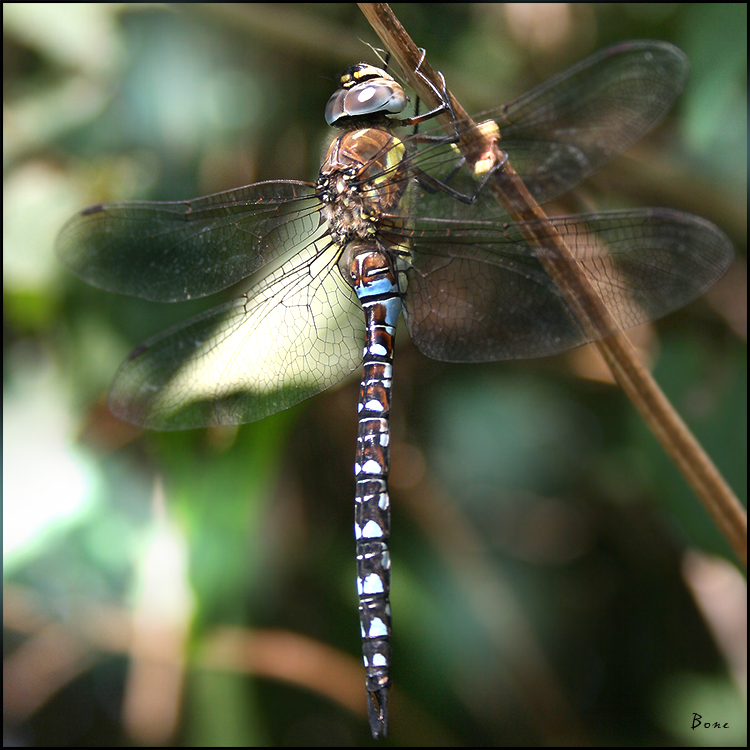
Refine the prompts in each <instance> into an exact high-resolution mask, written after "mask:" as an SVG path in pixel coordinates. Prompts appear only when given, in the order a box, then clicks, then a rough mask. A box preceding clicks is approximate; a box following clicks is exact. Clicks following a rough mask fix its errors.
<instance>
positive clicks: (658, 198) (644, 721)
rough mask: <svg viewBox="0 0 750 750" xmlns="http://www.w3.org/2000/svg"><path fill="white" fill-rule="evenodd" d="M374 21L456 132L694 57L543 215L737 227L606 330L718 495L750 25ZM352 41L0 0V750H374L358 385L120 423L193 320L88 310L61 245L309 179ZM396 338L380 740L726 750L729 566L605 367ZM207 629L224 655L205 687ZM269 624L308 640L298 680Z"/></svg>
mask: <svg viewBox="0 0 750 750" xmlns="http://www.w3.org/2000/svg"><path fill="white" fill-rule="evenodd" d="M394 10H395V11H396V13H397V15H398V16H399V18H400V20H401V21H402V22H403V23H404V25H405V26H406V28H407V30H408V31H409V32H410V34H411V35H412V37H413V38H414V40H415V41H416V43H417V44H419V45H420V46H423V47H424V48H425V49H426V50H427V55H428V59H429V61H430V62H431V63H432V65H433V66H434V67H436V68H438V69H440V70H442V71H443V73H444V74H445V77H446V80H447V83H448V86H449V87H450V88H451V90H452V91H453V93H454V94H455V95H456V96H457V97H458V99H459V100H460V101H461V102H462V103H463V104H464V106H465V107H466V109H467V110H469V111H470V112H471V111H477V110H481V109H485V108H487V107H490V106H493V105H497V104H499V103H501V102H504V101H509V100H511V99H512V98H513V97H514V96H517V95H519V94H521V93H523V92H524V91H527V90H528V89H530V88H531V87H532V86H534V85H536V84H537V83H539V82H541V81H543V80H545V78H547V77H549V76H550V75H552V74H554V73H556V72H559V71H561V70H563V69H564V68H566V67H567V66H568V65H569V64H572V63H574V62H577V61H579V60H581V59H582V58H583V57H585V56H586V55H588V54H589V53H591V52H594V51H596V50H598V49H601V48H603V47H605V46H608V45H609V44H612V43H614V42H618V41H621V40H627V39H635V38H656V39H665V40H668V41H671V42H673V43H675V44H676V45H678V46H679V47H680V48H681V49H682V50H684V51H685V52H686V53H687V55H688V57H689V58H690V60H691V64H692V70H691V76H690V79H689V81H688V86H687V90H686V91H685V93H684V95H683V96H682V97H681V98H680V100H679V101H678V103H677V105H676V107H675V108H674V111H673V112H672V113H671V114H670V116H669V117H668V119H667V120H666V121H665V122H664V123H663V124H662V125H661V126H660V127H659V128H658V130H657V131H655V132H654V133H652V134H650V135H649V136H648V137H647V139H645V141H644V142H643V143H642V144H639V145H638V146H637V147H635V148H633V149H631V150H630V151H629V152H628V154H627V155H625V156H624V157H622V158H620V159H618V160H616V161H615V162H614V163H613V164H611V165H610V166H609V167H607V168H606V169H605V170H602V172H601V173H599V174H597V175H596V176H595V178H594V179H592V180H590V181H589V182H588V183H587V184H586V185H585V186H584V187H583V188H582V189H581V190H580V191H578V192H577V194H576V196H575V198H574V199H573V200H570V199H569V200H568V202H567V203H566V204H563V205H564V207H566V208H571V209H574V210H579V209H581V208H590V207H598V208H609V207H628V206H646V205H653V206H667V207H671V208H676V209H682V210H686V211H691V212H694V213H697V214H700V215H702V216H705V217H706V218H708V219H710V220H712V221H714V222H715V223H717V224H718V225H719V226H721V227H722V228H723V229H724V231H726V232H727V234H728V235H729V236H730V237H731V239H732V241H733V243H734V245H735V247H736V249H737V252H738V257H737V260H736V262H735V264H734V266H733V267H732V268H731V269H730V271H729V273H728V274H727V276H726V277H725V278H724V279H723V280H722V281H721V282H720V283H719V284H718V285H717V286H716V288H715V289H714V290H712V291H711V292H710V293H709V294H708V295H707V296H706V297H705V298H704V299H702V300H699V301H698V302H696V303H694V304H692V305H691V306H689V307H688V308H686V309H685V310H682V311H679V312H678V313H675V314H673V315H671V316H670V317H669V318H668V319H666V320H664V321H660V322H659V323H658V324H656V325H655V326H648V327H645V328H644V329H639V330H638V331H635V332H633V334H632V337H633V339H634V340H635V341H636V343H638V344H639V345H641V346H643V356H644V358H645V359H646V361H647V362H648V363H649V364H650V365H652V366H653V369H654V373H655V376H656V378H657V380H658V381H659V383H660V384H661V386H662V387H663V389H664V390H665V392H666V394H667V396H668V397H669V398H670V399H671V400H672V402H673V403H674V404H675V406H676V407H677V409H678V411H679V412H680V413H681V415H682V416H683V417H684V419H685V420H686V421H687V423H688V424H689V426H690V427H691V429H693V430H694V431H695V433H696V435H697V437H698V438H699V440H700V441H701V442H702V444H703V445H704V447H705V448H706V450H707V451H708V453H709V454H710V455H711V456H712V458H713V459H714V460H715V462H716V464H717V465H718V468H719V469H720V470H721V471H722V472H723V474H724V476H725V477H726V478H727V481H728V482H729V484H730V485H731V486H732V487H733V489H734V490H735V491H736V492H737V493H738V494H739V495H740V496H741V497H742V499H743V502H744V499H745V496H746V455H747V441H746V403H747V401H746V351H745V336H746V327H745V324H746V272H745V248H746V223H747V216H746V205H747V187H746V184H747V140H746V129H747V113H746V84H747V72H746V43H747V42H746V39H747V22H746V5H745V4H701V3H690V4H660V3H650V4H617V3H614V4H574V5H568V4H552V5H550V4H538V5H537V4H531V5H525V4H511V5H503V4H498V5H489V4H477V5H473V4H460V5H459V4H446V5H437V4H434V5H433V4H419V5H409V4H405V5H395V6H394ZM360 40H364V41H369V42H371V43H373V44H377V40H376V38H375V36H374V34H373V33H372V32H371V30H370V29H369V27H368V26H367V24H366V22H365V21H364V19H363V18H362V16H361V14H360V13H359V11H358V10H357V8H356V6H355V5H349V4H331V5H326V4H318V5H274V6H270V7H267V6H262V5H260V6H256V5H241V4H230V5H225V4H211V5H201V4H190V5H173V6H167V7H157V6H151V7H144V6H137V5H132V6H123V5H99V4H80V5H65V4H62V5H59V6H58V5H45V4H6V5H5V6H4V47H3V52H4V108H5V111H4V150H5V152H4V217H3V225H4V227H3V241H4V276H3V278H4V349H3V354H4V358H3V361H4V368H3V376H4V377H3V386H4V390H3V405H4V490H5V528H4V532H5V533H4V539H5V591H4V596H5V661H6V664H5V674H6V683H5V690H4V697H5V714H4V715H5V740H6V744H24V745H77V746H85V745H111V744H126V745H127V744H134V743H136V742H138V743H143V744H178V745H196V744H203V745H208V746H214V745H263V744H270V745H316V744H322V745H339V744H341V745H357V744H368V743H370V742H372V740H371V739H370V737H369V730H368V728H367V724H366V721H365V719H364V718H363V714H362V713H361V711H362V710H363V709H364V686H363V681H364V674H363V671H362V670H361V661H360V644H359V632H358V631H359V628H358V625H357V613H356V597H355V586H354V572H355V569H354V561H353V552H354V544H353V539H352V518H353V508H352V505H353V503H352V500H353V492H354V481H353V477H352V468H351V465H352V461H353V457H354V440H355V434H356V416H355V404H356V401H357V387H358V376H354V377H352V378H351V379H349V380H347V381H345V382H344V383H343V384H342V385H341V386H340V387H338V388H335V389H332V390H330V391H328V392H326V393H323V394H322V395H320V396H318V397H316V398H314V399H311V400H310V401H308V402H306V403H304V404H302V405H300V406H298V407H296V408H294V409H291V410H289V411H287V412H284V413H281V414H278V415H275V416H273V417H270V418H268V419H266V420H264V421H262V422H260V423H256V424H251V425H245V426H242V427H240V428H237V429H228V430H197V431H191V432H186V433H176V434H158V433H143V432H139V431H137V430H135V429H133V428H130V427H129V426H127V425H124V424H123V423H120V422H118V421H117V420H115V419H114V417H111V416H110V415H109V414H108V412H107V409H106V398H105V394H106V390H107V386H108V383H109V381H110V379H111V377H112V375H113V374H114V372H115V370H116V368H117V366H118V364H119V363H120V362H121V361H122V359H123V358H124V357H125V356H126V355H127V353H128V352H129V351H130V350H131V349H132V348H133V347H135V346H136V345H137V344H138V343H140V342H141V341H143V340H144V339H145V338H147V337H148V336H150V335H152V334H154V333H156V332H158V331H160V330H162V329H164V328H165V327H167V326H169V325H171V324H173V323H176V322H178V321H180V320H182V319H185V318H186V317H188V316H189V315H190V314H192V313H193V312H195V311H196V310H197V309H203V308H204V307H206V306H207V305H210V304H213V303H215V302H216V300H215V299H212V300H209V301H208V302H206V301H202V302H199V303H196V304H195V305H192V304H185V305H155V304H148V303H146V302H143V301H139V300H132V299H129V298H125V297H122V296H118V295H112V294H106V293H104V292H100V291H98V290H95V289H92V288H89V287H87V286H86V285H84V284H83V283H81V282H79V281H77V280H76V279H74V278H72V277H71V276H70V275H69V274H67V273H66V272H65V271H64V269H63V268H61V267H60V266H59V265H58V264H57V262H56V260H55V258H54V255H53V252H52V247H53V243H54V238H55V235H56V233H57V232H58V231H59V229H60V227H61V226H62V224H63V223H64V221H65V220H66V219H67V218H69V217H70V216H71V215H72V214H73V213H74V212H76V211H78V210H80V209H81V208H82V207H84V206H86V205H88V204H91V203H94V202H98V201H103V200H127V199H150V200H174V199H185V198H190V197H195V196H197V195H203V194H207V193H211V192H215V191H218V190H225V189H229V188H232V187H236V186H238V185H243V184H247V183H250V182H253V181H257V180H264V179H275V178H291V179H308V180H312V179H315V177H316V175H317V169H318V165H319V162H320V157H321V151H322V147H323V142H324V139H325V136H326V134H327V128H326V126H325V123H324V120H323V116H322V113H323V108H324V105H325V103H326V101H327V99H328V97H329V96H330V94H331V92H332V91H333V90H334V88H335V87H336V81H337V78H338V76H339V75H340V72H341V70H342V69H343V68H344V67H346V66H347V65H349V64H351V63H352V62H354V61H357V60H359V59H365V60H368V61H371V62H374V61H375V59H374V56H373V55H372V53H371V52H370V51H369V50H368V48H367V47H365V46H364V45H363V44H362V42H361V41H360ZM397 338H398V341H397V347H396V348H397V354H396V364H395V382H394V394H393V443H394V444H393V451H392V460H393V467H392V481H391V485H392V495H393V504H394V521H393V534H394V536H393V538H392V559H393V592H392V603H393V609H394V628H395V637H394V644H393V648H394V663H395V665H394V670H393V677H394V681H395V690H394V696H393V712H392V723H391V735H390V737H389V740H388V742H392V743H393V744H402V745H417V744H430V745H445V744H465V745H501V744H518V745H536V744H558V743H564V744H580V743H583V744H603V745H610V744H611V745H619V744H638V745H671V744H678V745H685V744H694V745H704V744H720V745H735V744H736V745H740V746H745V745H746V728H745V727H746V724H745V714H744V694H743V693H742V688H743V686H744V683H743V679H744V675H746V663H745V662H744V661H743V659H744V658H745V657H744V652H743V648H744V642H745V622H744V619H743V618H744V617H745V611H746V610H745V599H744V598H743V597H745V596H746V592H745V588H744V580H743V577H742V574H741V573H740V572H739V570H738V569H737V568H736V567H735V565H736V561H735V559H734V557H733V555H732V553H731V551H730V550H729V548H728V546H727V545H726V543H725V541H724V540H723V539H722V537H721V536H720V534H719V533H718V531H717V530H716V528H715V526H714V524H713V522H712V521H711V520H710V518H709V517H708V515H707V514H706V512H705V511H704V510H703V508H702V506H701V505H700V504H699V502H698V500H697V499H696V497H695V496H694V494H693V493H692V491H691V490H690V489H689V488H688V487H687V485H686V484H685V482H684V480H683V479H682V478H681V476H680V474H679V473H678V472H677V470H676V469H675V468H674V467H673V466H672V465H671V464H670V462H669V461H668V459H667V458H666V457H665V455H664V454H663V452H662V450H661V448H660V447H659V445H658V444H657V443H656V441H655V439H654V438H653V437H652V436H651V435H650V434H649V432H648V431H647V430H646V428H645V427H644V426H643V424H642V423H641V422H640V420H639V418H638V416H637V415H636V413H635V412H634V410H633V408H632V406H631V405H630V404H629V403H628V401H627V400H626V398H625V397H624V396H623V394H622V393H621V392H619V391H618V389H616V388H615V387H613V386H612V385H611V384H610V383H608V382H607V376H606V371H605V370H603V368H602V366H601V365H600V364H599V361H598V359H597V355H596V353H595V352H594V351H593V350H592V349H591V348H590V347H586V348H583V349H580V350H577V351H574V352H571V353H569V354H566V355H563V356H560V357H555V358H551V359H545V360H537V361H529V362H512V363H498V364H489V365H460V366H459V365H448V364H445V363H439V362H434V361H431V360H428V359H426V358H424V357H423V356H422V355H421V354H419V352H417V350H416V349H415V348H414V347H413V345H412V344H411V342H410V341H409V340H408V334H407V333H406V330H405V329H401V330H400V331H399V334H398V337H397ZM225 626H231V627H234V628H236V630H234V631H232V632H233V633H234V634H235V636H237V638H239V643H240V644H241V645H240V646H237V643H234V647H233V648H229V651H228V654H229V655H228V656H227V653H224V657H223V659H222V658H218V657H215V656H214V657H213V658H214V659H216V658H218V661H216V660H214V661H212V654H213V652H212V646H215V645H216V643H217V642H218V643H219V644H223V645H225V646H226V642H225V640H222V634H224V635H226V633H227V631H220V630H219V628H222V627H225ZM260 628H263V629H266V630H265V632H266V633H267V634H268V633H269V632H270V633H272V634H276V635H279V634H286V635H289V636H294V637H297V636H305V637H306V639H304V640H302V639H300V640H299V641H295V643H298V645H300V647H301V648H300V651H299V652H298V653H297V652H294V653H295V654H296V655H295V656H294V658H295V659H296V661H294V660H292V661H291V662H290V660H291V659H292V649H291V648H290V647H286V646H283V645H279V641H278V640H273V639H268V640H265V641H251V640H250V639H251V638H252V637H253V635H254V634H257V633H258V629H260ZM245 639H248V640H245ZM230 640H231V639H230ZM248 643H250V644H251V645H252V644H253V643H255V644H256V651H257V653H256V656H255V657H252V658H251V657H249V656H248V654H252V653H253V652H252V649H251V648H250V649H248V648H246V645H247V644H248ZM258 643H262V644H263V645H262V647H257V644H258ZM230 645H231V644H230ZM322 645H327V646H328V647H330V648H331V650H330V651H326V650H322V649H319V647H320V646H322ZM159 656H162V657H163V659H164V662H163V664H161V665H159V663H158V662H159ZM180 658H181V659H183V660H184V662H183V663H180V661H179V659H180ZM245 658H247V661H245ZM316 658H320V661H315V659H316ZM338 659H342V662H341V663H342V664H343V665H344V666H345V667H346V669H345V670H344V671H343V672H341V673H339V672H337V671H336V665H337V664H338V661H337V660H338ZM154 664H156V666H154ZM290 664H291V666H290ZM357 664H359V665H360V666H359V667H358V666H357ZM743 669H744V671H743ZM347 698H348V700H349V701H350V702H353V703H352V705H354V706H356V710H355V711H353V712H352V711H351V710H349V709H347V708H346V707H345V704H347ZM357 711H360V713H358V712H357ZM694 712H695V713H699V714H701V716H702V717H703V719H704V721H719V722H721V723H725V722H727V723H728V727H729V728H728V729H724V730H695V731H692V730H691V729H690V727H691V723H692V718H693V713H694Z"/></svg>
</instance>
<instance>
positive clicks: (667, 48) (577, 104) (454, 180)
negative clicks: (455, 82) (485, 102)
mask: <svg viewBox="0 0 750 750" xmlns="http://www.w3.org/2000/svg"><path fill="white" fill-rule="evenodd" d="M688 67H689V65H688V60H687V58H686V57H685V55H684V54H683V53H682V52H681V51H680V50H679V49H677V48H676V47H674V46H672V45H671V44H667V43H666V42H654V41H641V42H628V43H626V44H621V45H617V46H615V47H610V48H609V49H606V50H604V51H602V52H600V53H598V54H596V55H592V56H591V57H589V58H587V59H586V60H583V61H582V62H581V63H579V64H578V65H574V66H573V67H571V68H569V69H568V70H566V71H564V72H563V73H561V74H559V75H557V76H555V77H553V78H551V79H549V80H548V81H546V82H545V83H543V84H541V85H540V86H537V87H536V88H535V89H533V90H532V91H530V92H528V93H527V94H524V95H523V96H521V97H519V98H518V99H516V100H515V101H513V102H511V103H510V104H504V105H502V106H500V107H497V108H495V109H491V110H488V111H486V112H482V113H479V114H476V115H474V116H473V119H474V121H475V122H477V123H480V122H483V121H486V120H494V121H495V122H496V123H497V125H498V127H499V131H500V140H499V142H498V145H499V147H500V148H501V149H502V150H503V151H504V152H506V153H507V154H508V157H509V160H510V164H511V165H512V166H513V168H514V169H515V170H516V172H517V173H518V174H519V175H520V176H521V178H522V179H523V182H524V183H525V185H526V187H527V188H528V189H529V190H530V191H531V193H532V195H533V196H534V198H535V199H536V200H537V201H538V202H539V203H546V202H548V201H550V200H552V199H554V198H556V197H557V196H559V195H562V194H563V193H565V192H567V191H568V190H570V189H571V188H572V187H574V186H575V185H577V184H578V183H579V182H581V181H582V180H584V179H585V178H587V177H588V176H590V175H591V174H593V173H594V172H595V171H596V170H597V169H599V168H600V167H602V166H603V165H604V164H606V163H607V162H609V161H611V160H612V159H613V158H614V157H615V156H617V155H618V154H621V153H622V152H623V151H625V150H626V149H628V148H629V147H630V146H632V145H633V144H634V143H636V142H637V141H638V140H640V139H641V138H642V137H643V136H644V134H645V133H647V132H648V131H649V130H650V129H651V128H652V127H654V125H656V124H657V123H658V122H659V121H660V120H661V119H662V117H663V116H664V114H665V113H666V112H667V110H668V109H669V108H670V107H671V106H672V104H673V103H674V101H675V99H676V98H677V97H678V96H679V94H680V93H681V91H682V90H683V88H684V87H685V82H686V80H687V73H688ZM427 132H430V133H442V134H443V135H444V134H445V131H444V130H442V129H441V128H438V129H435V130H431V131H424V132H423V133H422V135H424V134H425V133H427ZM417 137H418V136H417ZM403 140H404V142H406V143H407V150H408V151H409V156H408V163H409V164H410V169H409V170H406V173H407V174H409V175H410V176H413V175H414V174H415V173H416V171H417V170H421V171H423V172H425V173H427V174H428V175H430V176H431V177H433V178H435V179H437V180H440V181H443V182H446V183H447V184H448V185H449V186H450V187H451V188H453V189H455V190H457V191H459V192H462V193H465V194H469V195H472V194H473V193H474V192H475V190H476V179H475V177H474V175H473V173H472V171H471V170H470V169H468V168H466V167H464V168H461V167H460V163H461V157H460V155H459V153H458V151H457V149H456V148H455V147H454V146H453V145H452V144H437V145H436V144H429V143H427V144H422V143H419V142H416V141H415V140H414V136H412V137H409V138H404V139H403ZM409 143H412V144H413V145H412V147H411V148H409V147H408V144H409ZM391 177H395V175H391ZM378 184H379V180H378V179H377V178H376V179H373V180H372V181H371V182H370V183H369V184H367V183H366V184H363V185H361V186H360V190H362V191H367V190H376V189H377V188H378ZM451 203H453V204H455V205H449V204H451ZM414 210H415V211H416V212H417V213H418V214H419V215H421V216H445V215H446V213H445V212H446V211H447V212H449V215H451V216H452V217H453V218H456V219H457V218H460V217H465V218H467V219H471V218H474V219H476V218H483V217H484V216H487V217H490V216H492V217H495V218H497V217H498V216H499V215H501V214H502V209H500V208H499V207H498V205H497V204H496V203H495V202H493V201H482V200H480V201H479V202H478V203H476V204H473V205H468V206H467V205H465V204H463V203H460V202H458V201H448V200H446V199H445V196H444V195H443V194H442V193H440V192H438V193H437V194H435V195H430V194H425V195H424V197H423V199H422V200H421V201H420V202H419V204H418V205H417V206H415V207H414Z"/></svg>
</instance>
